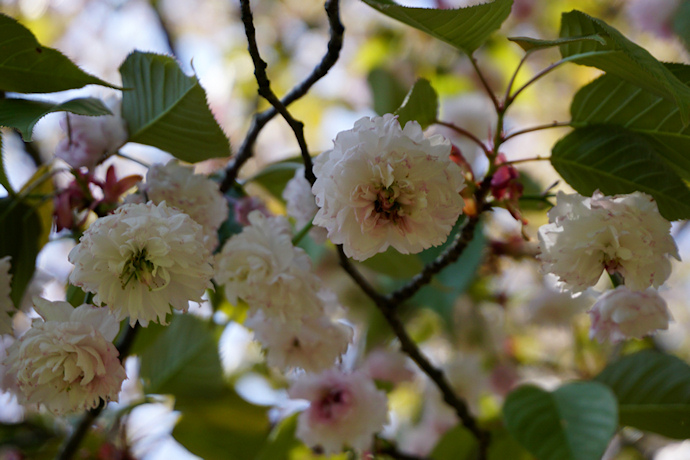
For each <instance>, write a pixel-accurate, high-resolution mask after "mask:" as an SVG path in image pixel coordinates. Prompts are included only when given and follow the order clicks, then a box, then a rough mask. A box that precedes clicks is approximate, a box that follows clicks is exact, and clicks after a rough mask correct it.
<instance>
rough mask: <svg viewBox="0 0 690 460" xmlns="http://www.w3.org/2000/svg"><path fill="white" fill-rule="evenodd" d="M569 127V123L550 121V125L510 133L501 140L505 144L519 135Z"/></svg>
mask: <svg viewBox="0 0 690 460" xmlns="http://www.w3.org/2000/svg"><path fill="white" fill-rule="evenodd" d="M569 126H570V122H569V121H552V122H551V123H546V124H543V125H537V126H532V127H531V128H525V129H521V130H519V131H515V132H513V133H510V134H508V135H507V136H505V137H504V138H503V142H506V141H507V140H508V139H512V138H513V137H516V136H520V135H522V134H525V133H531V132H534V131H541V130H543V129H551V128H567V127H569Z"/></svg>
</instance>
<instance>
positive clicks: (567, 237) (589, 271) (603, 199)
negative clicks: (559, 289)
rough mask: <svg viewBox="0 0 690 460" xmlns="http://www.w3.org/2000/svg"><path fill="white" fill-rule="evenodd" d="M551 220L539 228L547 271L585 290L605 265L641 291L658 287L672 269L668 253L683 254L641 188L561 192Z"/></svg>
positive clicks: (565, 284) (632, 287)
mask: <svg viewBox="0 0 690 460" xmlns="http://www.w3.org/2000/svg"><path fill="white" fill-rule="evenodd" d="M557 199H558V204H557V205H556V206H554V207H553V208H552V209H551V210H550V211H549V224H547V225H543V226H542V227H541V228H540V229H539V246H540V250H541V255H540V256H539V257H540V259H541V261H542V263H543V269H544V271H545V272H548V273H553V274H555V275H556V276H558V278H559V281H560V282H561V283H562V284H563V285H564V287H566V288H568V289H570V290H571V291H572V292H581V291H584V290H585V289H587V288H588V287H590V286H593V285H594V284H596V283H597V281H598V280H599V278H600V276H601V274H602V272H603V270H607V271H609V273H615V272H617V273H620V274H621V275H623V277H624V278H625V285H626V286H627V287H629V288H630V289H632V290H635V291H642V290H645V289H647V288H648V287H650V286H653V287H658V286H660V285H661V284H663V282H664V281H666V279H667V278H668V277H669V275H670V274H671V262H670V260H669V257H675V258H676V259H679V256H678V249H677V248H676V244H675V242H674V240H673V238H672V237H671V235H670V229H671V224H670V223H669V222H668V221H667V220H666V219H664V218H663V217H662V216H661V214H659V211H658V208H657V205H656V202H655V201H654V199H653V198H652V197H651V196H649V195H647V194H645V193H641V192H635V193H632V194H629V195H615V196H604V195H602V194H601V193H600V192H595V193H594V195H593V196H592V198H587V197H583V196H581V195H578V194H570V195H567V194H565V193H562V192H559V193H558V198H557Z"/></svg>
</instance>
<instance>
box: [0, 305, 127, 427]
mask: <svg viewBox="0 0 690 460" xmlns="http://www.w3.org/2000/svg"><path fill="white" fill-rule="evenodd" d="M34 302H35V308H36V311H37V312H38V313H39V314H40V315H41V317H42V318H43V319H36V320H34V322H33V324H32V327H31V328H30V329H29V330H28V331H27V332H26V333H25V334H24V335H23V336H22V337H20V338H19V339H18V340H17V341H15V342H14V343H13V344H12V345H11V346H10V347H9V348H8V350H7V358H6V359H5V360H4V361H3V364H4V365H5V366H7V373H6V375H5V377H4V380H3V386H4V387H5V389H10V390H12V391H13V392H15V393H16V394H17V397H18V398H19V401H20V403H22V404H29V405H35V406H39V405H41V404H42V405H44V406H45V407H46V408H47V409H48V410H50V411H51V412H53V413H54V414H58V415H60V414H65V413H70V412H79V411H84V410H87V409H92V408H94V407H96V406H98V405H99V404H100V402H101V400H103V401H117V397H118V393H119V391H120V387H121V386H122V382H123V380H124V379H125V378H126V374H125V369H124V367H123V366H122V364H121V363H120V360H119V359H118V354H119V353H118V351H117V349H116V348H115V346H114V345H113V344H112V340H113V339H114V338H115V336H116V335H117V332H118V330H119V324H118V322H117V321H116V320H115V318H114V317H113V316H112V315H110V313H109V312H108V310H107V309H105V308H97V307H94V306H93V305H86V304H85V305H82V306H80V307H77V308H72V306H71V305H70V304H69V303H67V302H49V301H46V300H43V299H40V298H36V299H35V300H34Z"/></svg>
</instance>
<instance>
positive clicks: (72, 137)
mask: <svg viewBox="0 0 690 460" xmlns="http://www.w3.org/2000/svg"><path fill="white" fill-rule="evenodd" d="M106 105H107V106H108V108H109V109H110V111H111V112H112V113H113V115H103V116H100V117H89V116H84V115H74V114H72V113H67V114H66V115H65V118H63V119H62V120H61V121H60V127H61V128H62V129H63V131H65V133H66V134H67V137H66V138H64V139H62V140H61V141H60V142H59V143H58V145H57V147H56V148H55V156H56V157H58V158H61V159H63V160H65V161H66V162H67V163H68V164H69V165H70V166H72V167H73V168H80V167H82V166H84V167H86V168H88V169H89V170H92V169H94V168H95V167H96V165H97V164H99V163H101V162H102V161H103V160H105V159H106V158H107V157H108V156H110V155H112V154H113V153H115V152H117V150H118V149H119V148H120V147H122V146H123V145H124V144H125V143H126V142H127V137H128V134H127V126H126V124H125V121H124V119H122V118H121V116H120V100H119V99H114V98H111V99H108V100H107V101H106Z"/></svg>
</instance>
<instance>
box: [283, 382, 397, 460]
mask: <svg viewBox="0 0 690 460" xmlns="http://www.w3.org/2000/svg"><path fill="white" fill-rule="evenodd" d="M288 394H289V395H290V397H291V398H295V399H306V400H308V401H309V402H310V405H309V407H308V408H307V409H306V410H305V411H304V412H302V413H301V414H300V415H299V418H298V421H297V437H298V438H299V439H300V440H302V441H303V442H304V443H305V444H307V445H308V446H311V447H316V446H320V447H322V448H323V450H324V452H325V453H326V454H330V453H337V452H340V451H342V450H343V449H345V448H346V447H351V448H353V449H357V450H365V449H368V448H370V446H371V444H372V440H373V436H374V434H376V433H377V432H378V431H380V430H381V429H382V428H383V425H384V424H385V423H386V421H387V419H388V399H387V398H386V394H385V393H384V392H383V391H381V390H377V389H376V385H374V381H373V380H371V378H370V377H369V376H368V375H366V374H365V373H363V372H352V373H349V374H346V373H343V372H341V371H340V370H337V369H329V370H327V371H324V372H322V373H321V374H305V375H303V376H301V377H300V379H299V380H297V381H296V382H295V383H294V384H293V385H292V386H291V387H290V389H289V390H288Z"/></svg>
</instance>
